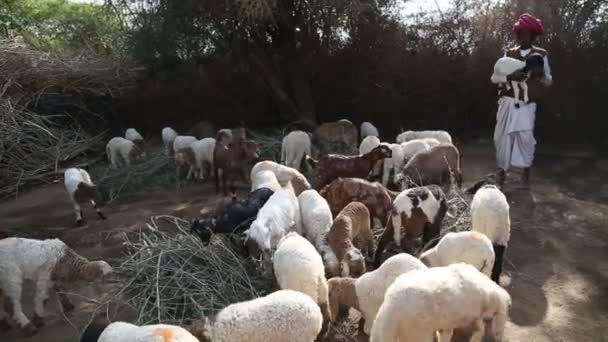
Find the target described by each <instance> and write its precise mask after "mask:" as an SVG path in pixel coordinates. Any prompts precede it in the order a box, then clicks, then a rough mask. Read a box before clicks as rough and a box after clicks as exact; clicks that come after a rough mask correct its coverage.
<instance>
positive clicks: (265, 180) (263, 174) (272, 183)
mask: <svg viewBox="0 0 608 342" xmlns="http://www.w3.org/2000/svg"><path fill="white" fill-rule="evenodd" d="M259 188H269V189H271V190H272V191H277V190H280V189H281V184H280V183H279V180H278V179H277V176H275V174H274V173H273V172H272V171H267V170H262V171H258V172H257V173H256V174H255V175H253V178H251V191H253V190H256V189H259Z"/></svg>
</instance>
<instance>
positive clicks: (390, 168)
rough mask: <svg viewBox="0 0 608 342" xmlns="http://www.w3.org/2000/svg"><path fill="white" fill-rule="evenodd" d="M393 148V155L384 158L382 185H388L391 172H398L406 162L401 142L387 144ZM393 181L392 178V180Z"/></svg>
mask: <svg viewBox="0 0 608 342" xmlns="http://www.w3.org/2000/svg"><path fill="white" fill-rule="evenodd" d="M386 145H387V146H388V147H389V148H390V149H391V157H390V158H386V159H384V161H383V163H384V167H383V170H382V185H384V186H387V185H388V181H389V175H390V174H391V172H394V173H395V174H397V173H398V172H399V171H400V170H401V169H403V164H405V154H404V153H403V149H402V147H401V145H399V144H386ZM391 181H392V180H391Z"/></svg>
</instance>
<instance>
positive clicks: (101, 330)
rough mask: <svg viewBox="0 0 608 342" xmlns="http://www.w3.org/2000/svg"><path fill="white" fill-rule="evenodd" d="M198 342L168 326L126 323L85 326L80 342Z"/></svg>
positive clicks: (184, 332) (176, 328) (188, 333)
mask: <svg viewBox="0 0 608 342" xmlns="http://www.w3.org/2000/svg"><path fill="white" fill-rule="evenodd" d="M136 341H141V342H199V340H198V339H197V338H196V337H194V335H192V334H191V333H190V332H189V331H188V330H186V329H184V328H182V327H179V326H176V325H168V324H151V325H143V326H137V325H135V324H131V323H127V322H113V323H109V322H107V323H97V322H92V323H91V324H89V325H88V326H87V328H86V329H85V331H84V333H83V334H82V337H81V338H80V342H136Z"/></svg>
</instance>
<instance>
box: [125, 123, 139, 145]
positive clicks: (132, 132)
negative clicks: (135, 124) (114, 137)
mask: <svg viewBox="0 0 608 342" xmlns="http://www.w3.org/2000/svg"><path fill="white" fill-rule="evenodd" d="M125 139H127V140H130V141H132V142H133V143H134V144H135V145H137V146H139V148H143V145H144V137H142V136H141V134H139V132H138V131H137V130H136V129H135V128H127V130H126V131H125Z"/></svg>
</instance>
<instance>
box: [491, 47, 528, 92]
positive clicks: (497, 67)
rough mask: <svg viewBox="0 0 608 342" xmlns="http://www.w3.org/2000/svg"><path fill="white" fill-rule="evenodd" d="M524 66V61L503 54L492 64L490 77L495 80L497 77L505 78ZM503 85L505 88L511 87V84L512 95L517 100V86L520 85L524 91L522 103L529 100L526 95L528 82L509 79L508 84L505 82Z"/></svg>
mask: <svg viewBox="0 0 608 342" xmlns="http://www.w3.org/2000/svg"><path fill="white" fill-rule="evenodd" d="M525 68H526V62H525V61H522V60H519V59H517V58H512V57H507V56H504V57H501V58H499V59H498V60H497V61H496V64H494V73H493V74H492V77H491V79H492V80H495V79H498V78H503V79H505V80H506V77H507V75H510V74H512V73H513V72H515V71H517V70H522V69H525ZM504 85H505V87H506V88H507V90H509V89H511V86H513V96H514V97H515V99H516V100H517V101H519V87H521V89H522V90H523V91H524V103H528V101H530V98H529V97H528V84H527V83H526V81H525V80H524V81H521V82H517V81H511V84H510V85H509V82H505V83H504Z"/></svg>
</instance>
